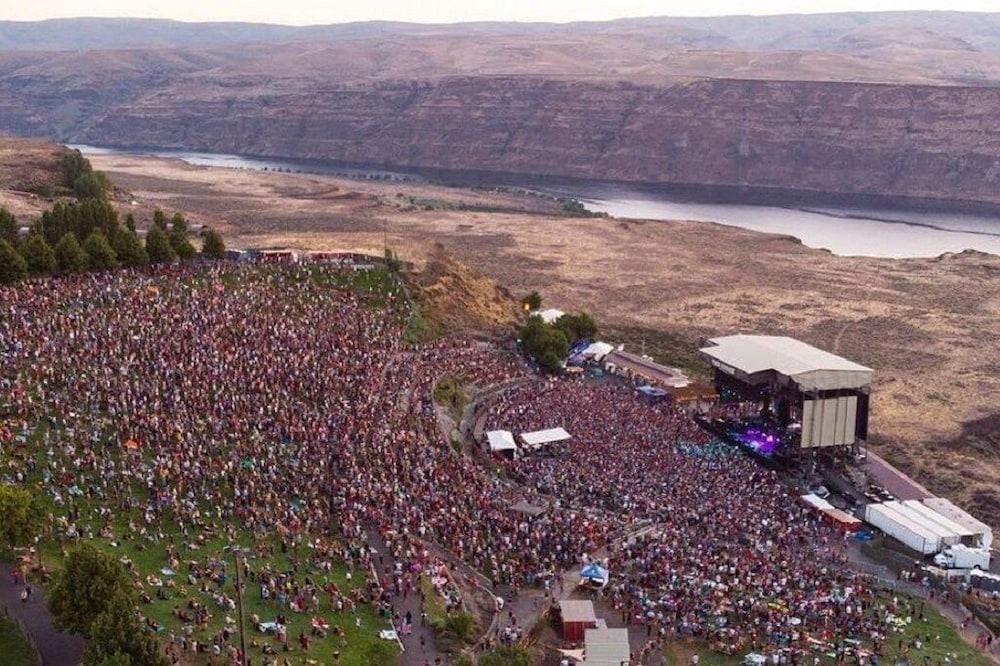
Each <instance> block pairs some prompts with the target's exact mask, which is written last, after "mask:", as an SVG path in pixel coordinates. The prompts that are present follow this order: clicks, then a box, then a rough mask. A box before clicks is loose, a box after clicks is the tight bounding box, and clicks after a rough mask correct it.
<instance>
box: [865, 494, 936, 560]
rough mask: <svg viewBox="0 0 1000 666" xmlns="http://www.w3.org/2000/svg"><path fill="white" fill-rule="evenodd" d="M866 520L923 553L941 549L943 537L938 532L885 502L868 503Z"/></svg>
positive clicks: (928, 553)
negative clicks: (916, 521) (935, 532)
mask: <svg viewBox="0 0 1000 666" xmlns="http://www.w3.org/2000/svg"><path fill="white" fill-rule="evenodd" d="M865 522H866V523H868V524H869V525H873V526H875V527H877V528H878V529H880V530H882V532H883V533H885V534H888V535H889V536H891V537H893V538H895V539H898V540H899V541H901V542H902V543H904V544H905V545H906V546H908V547H910V548H912V549H913V550H915V551H917V552H918V553H920V554H921V555H930V554H931V553H936V552H938V551H939V550H941V538H940V537H939V536H938V535H937V534H934V533H933V532H931V531H930V530H928V529H926V528H925V527H923V526H922V525H920V524H918V523H915V522H913V521H912V520H910V519H909V518H907V517H906V516H904V515H901V514H900V513H899V512H897V511H894V510H893V509H892V507H888V506H886V505H885V504H869V505H867V506H866V507H865Z"/></svg>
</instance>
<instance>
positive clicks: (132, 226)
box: [125, 213, 135, 233]
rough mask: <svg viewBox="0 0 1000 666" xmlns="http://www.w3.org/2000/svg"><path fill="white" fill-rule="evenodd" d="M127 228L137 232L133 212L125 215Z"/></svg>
mask: <svg viewBox="0 0 1000 666" xmlns="http://www.w3.org/2000/svg"><path fill="white" fill-rule="evenodd" d="M125 228H126V229H128V230H129V231H131V232H132V233H135V216H134V215H132V213H129V214H128V215H126V216H125Z"/></svg>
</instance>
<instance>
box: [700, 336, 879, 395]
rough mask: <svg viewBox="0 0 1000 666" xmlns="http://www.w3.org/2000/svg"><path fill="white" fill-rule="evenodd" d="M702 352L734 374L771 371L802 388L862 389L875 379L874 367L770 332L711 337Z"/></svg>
mask: <svg viewBox="0 0 1000 666" xmlns="http://www.w3.org/2000/svg"><path fill="white" fill-rule="evenodd" d="M709 342H711V343H712V345H713V346H711V347H705V348H703V349H702V350H701V353H702V354H704V355H705V356H707V357H708V358H709V360H710V361H711V363H712V365H713V366H715V367H716V368H718V369H720V370H723V371H725V372H727V373H728V374H731V375H754V374H757V373H759V372H767V371H772V372H775V373H777V374H779V375H784V376H785V377H788V378H789V379H791V380H792V381H793V382H795V383H796V384H797V385H798V386H799V388H800V389H801V390H803V391H828V390H836V389H861V388H864V387H867V386H869V385H870V384H871V382H872V369H871V368H866V367H865V366H863V365H859V364H857V363H855V362H853V361H848V360H847V359H846V358H842V357H840V356H837V355H836V354H831V353H829V352H825V351H823V350H822V349H817V348H816V347H813V346H812V345H808V344H806V343H804V342H802V341H800V340H796V339H794V338H788V337H784V336H771V335H727V336H723V337H720V338H711V339H710V340H709Z"/></svg>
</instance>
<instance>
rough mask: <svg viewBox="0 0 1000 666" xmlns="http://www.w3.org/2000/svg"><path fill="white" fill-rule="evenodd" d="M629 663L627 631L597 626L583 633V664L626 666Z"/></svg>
mask: <svg viewBox="0 0 1000 666" xmlns="http://www.w3.org/2000/svg"><path fill="white" fill-rule="evenodd" d="M602 624H603V623H602ZM631 662H632V648H631V647H629V643H628V629H608V628H607V627H606V626H599V627H596V628H594V629H587V630H586V631H585V632H584V637H583V663H584V664H586V665H587V666H623V665H624V666H628V664H630V663H631Z"/></svg>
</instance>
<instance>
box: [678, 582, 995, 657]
mask: <svg viewBox="0 0 1000 666" xmlns="http://www.w3.org/2000/svg"><path fill="white" fill-rule="evenodd" d="M886 599H887V598H885V599H883V601H885V600H886ZM928 636H930V640H927V637H928ZM915 640H920V642H921V643H922V645H921V648H920V649H917V648H916V647H912V648H910V650H909V661H910V663H912V664H920V663H923V658H924V657H925V656H926V657H929V661H930V663H932V664H939V663H944V659H945V657H946V656H948V657H950V658H951V663H953V664H955V665H956V666H957V665H959V664H961V666H991V662H990V661H989V659H987V658H986V657H985V656H984V655H983V654H981V653H980V652H978V651H977V650H976V649H975V648H974V647H972V646H970V645H968V644H967V643H966V642H965V641H963V640H962V637H961V635H959V633H958V628H957V627H956V626H955V625H954V624H952V623H951V621H950V620H949V619H948V618H946V617H945V616H944V615H942V614H941V613H939V612H937V611H936V610H935V609H934V608H933V607H931V606H930V605H929V604H927V605H925V606H924V619H923V620H920V619H918V618H916V617H914V618H913V619H912V621H911V622H910V624H908V625H905V626H904V627H903V628H902V629H901V630H899V631H897V632H893V633H890V634H889V635H888V637H887V639H886V642H885V647H884V653H883V656H882V659H881V660H880V663H885V664H894V663H896V659H897V658H898V657H900V656H901V654H902V652H903V650H900V641H902V645H903V646H906V645H908V644H910V643H912V642H913V641H915ZM747 652H751V651H750V650H748V651H747ZM694 654H697V655H698V656H699V657H700V659H701V666H739V664H741V663H742V660H743V656H742V655H740V656H735V657H729V656H726V655H722V654H717V653H715V652H712V651H711V650H709V649H708V648H707V647H705V646H704V644H701V643H698V642H693V641H676V642H673V643H671V644H669V645H667V647H666V648H665V649H664V656H665V657H666V662H667V664H668V666H688V665H689V664H690V663H691V656H692V655H694ZM744 654H745V653H744ZM816 656H820V657H821V659H822V663H823V664H824V666H829V665H832V664H834V663H835V660H834V659H833V658H831V657H829V656H823V655H816ZM810 663H811V662H810Z"/></svg>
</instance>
